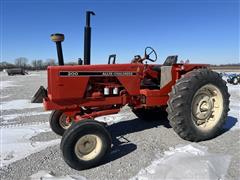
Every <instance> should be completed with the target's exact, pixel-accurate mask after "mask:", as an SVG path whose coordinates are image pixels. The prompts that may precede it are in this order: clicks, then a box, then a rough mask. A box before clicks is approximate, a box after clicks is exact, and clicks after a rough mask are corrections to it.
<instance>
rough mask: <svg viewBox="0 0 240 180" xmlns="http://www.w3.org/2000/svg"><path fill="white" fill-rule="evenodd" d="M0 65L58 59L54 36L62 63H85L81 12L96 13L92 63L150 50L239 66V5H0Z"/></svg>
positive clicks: (7, 1) (22, 0) (6, 1)
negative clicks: (57, 37) (61, 38)
mask: <svg viewBox="0 0 240 180" xmlns="http://www.w3.org/2000/svg"><path fill="white" fill-rule="evenodd" d="M0 2H1V8H0V16H1V17H0V20H1V23H0V30H1V31H0V42H1V48H0V49H1V56H0V60H2V61H10V62H14V60H15V59H16V58H18V57H26V58H28V59H29V62H30V61H32V60H35V59H43V60H46V59H48V58H54V59H57V53H56V47H55V44H54V43H53V42H52V41H51V40H50V35H51V34H52V33H56V32H59V33H63V34H65V40H64V42H63V43H62V46H63V55H64V60H65V61H66V62H70V61H77V59H78V58H83V30H84V26H85V12H86V11H87V10H91V11H94V12H95V13H96V16H93V17H92V19H91V26H92V53H91V54H92V59H91V63H92V64H104V63H107V60H108V56H109V55H110V54H117V60H116V61H117V62H118V63H128V62H130V61H131V59H132V58H133V56H134V55H138V54H139V55H143V53H144V49H145V47H146V46H151V47H153V48H154V49H155V50H156V52H157V54H158V60H157V63H159V64H161V63H163V61H164V60H165V59H166V57H167V56H169V55H179V60H186V59H189V60H190V62H192V63H209V64H224V63H239V62H240V60H239V59H240V58H239V57H240V55H239V41H240V38H239V0H199V1H194V0H192V1H190V0H182V1H181V0H179V1H177V0H158V1H157V0H139V1H136V0H128V1H127V0H122V1H120V0H116V1H114V0H112V1H110V0H108V1H106V0H105V1H101V0H98V1H96V0H88V1H87V0H82V1H81V0H79V1H77V0H68V1H67V0H55V1H54V0H52V1H50V0H42V1H40V0H0Z"/></svg>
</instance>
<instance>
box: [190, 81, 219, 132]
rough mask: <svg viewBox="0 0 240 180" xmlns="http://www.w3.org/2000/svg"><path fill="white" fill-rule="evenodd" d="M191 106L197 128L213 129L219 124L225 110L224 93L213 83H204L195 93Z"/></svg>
mask: <svg viewBox="0 0 240 180" xmlns="http://www.w3.org/2000/svg"><path fill="white" fill-rule="evenodd" d="M191 108H192V111H191V112H192V118H193V120H194V123H195V125H196V126H197V128H199V129H201V130H203V131H208V130H211V129H212V128H214V127H215V126H216V125H217V124H218V122H219V121H220V119H221V116H222V112H223V95H222V93H221V91H220V89H219V88H218V87H216V86H214V85H212V84H207V85H204V86H203V87H201V88H200V89H199V90H198V91H197V92H196V93H195V95H194V97H193V101H192V106H191Z"/></svg>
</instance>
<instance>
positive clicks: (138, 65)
mask: <svg viewBox="0 0 240 180" xmlns="http://www.w3.org/2000/svg"><path fill="white" fill-rule="evenodd" d="M91 15H95V14H94V12H92V11H87V12H86V26H85V31H84V60H81V59H79V60H78V65H73V66H72V65H71V66H69V65H64V59H63V53H62V45H61V42H62V41H63V40H64V35H63V34H59V33H57V34H52V35H51V39H52V41H54V42H55V43H56V46H57V54H58V61H59V65H58V66H49V67H48V69H47V75H48V77H47V78H48V84H47V86H48V87H47V89H46V88H44V87H40V88H39V90H38V91H37V93H36V94H35V96H34V97H33V102H36V101H39V102H43V104H44V108H45V110H51V111H52V114H51V116H50V126H51V128H52V130H53V131H54V132H55V133H57V134H58V135H62V140H61V145H60V149H61V152H62V155H63V159H64V160H65V162H66V163H67V164H68V165H69V166H70V167H72V168H74V169H76V170H83V169H87V168H91V167H93V166H96V165H98V164H100V162H102V161H103V159H104V158H105V157H106V156H107V155H108V153H109V152H110V150H111V145H112V141H111V135H110V132H108V130H107V128H106V124H103V123H102V122H99V121H97V120H95V118H96V117H99V116H106V115H110V114H117V113H118V112H119V111H120V109H121V108H122V107H123V106H125V105H127V106H129V107H130V108H131V109H132V111H133V113H135V114H136V115H137V116H138V117H139V118H145V119H146V118H148V114H154V113H156V115H155V117H156V116H161V114H159V113H158V112H159V110H160V109H161V110H164V111H165V112H167V114H168V115H167V117H168V120H169V124H170V125H171V127H172V128H173V130H174V131H175V132H176V133H177V134H178V135H179V136H180V137H181V138H183V139H185V140H188V141H193V142H198V141H204V140H208V139H211V138H214V137H216V136H217V135H219V134H220V133H221V132H222V127H223V125H224V123H225V121H226V119H227V114H228V111H229V96H230V95H229V93H228V89H227V86H226V82H225V81H224V80H222V78H221V76H220V75H219V74H218V73H216V72H214V71H212V70H211V69H210V68H209V65H207V64H189V63H188V64H187V63H178V62H177V58H178V56H175V55H174V56H169V57H167V58H166V60H165V61H164V62H163V63H162V64H153V63H150V62H155V61H156V60H157V53H156V51H155V50H154V49H153V48H152V47H146V48H145V51H144V55H143V56H140V55H136V56H134V58H133V59H132V60H130V61H129V63H127V64H118V63H116V55H110V56H109V59H108V63H107V64H99V65H90V55H91V51H90V50H91V26H90V17H91Z"/></svg>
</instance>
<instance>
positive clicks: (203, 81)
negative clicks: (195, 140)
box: [185, 76, 227, 139]
mask: <svg viewBox="0 0 240 180" xmlns="http://www.w3.org/2000/svg"><path fill="white" fill-rule="evenodd" d="M207 84H211V85H214V86H216V87H217V88H218V89H219V91H220V92H221V94H222V97H223V106H225V104H227V102H225V99H226V94H225V91H224V90H223V89H222V86H223V85H224V84H222V83H221V81H216V80H215V81H214V80H213V79H212V78H210V77H209V76H202V78H201V81H200V82H196V83H192V89H191V90H190V91H189V94H188V95H189V98H188V99H187V102H186V105H185V112H186V114H187V115H186V117H187V119H188V122H189V125H190V126H191V127H190V128H193V129H194V131H195V132H196V133H197V134H198V136H199V137H200V136H201V137H202V138H203V139H208V137H213V135H214V134H216V132H217V131H218V129H219V128H220V127H221V126H222V123H223V121H224V120H225V119H223V113H224V109H225V108H226V107H223V112H222V114H221V117H220V119H219V121H218V122H217V124H216V125H215V126H214V127H213V128H212V129H211V130H209V131H206V130H204V131H203V130H201V129H200V128H198V127H197V125H196V124H195V123H194V121H193V119H192V111H191V108H192V101H193V97H194V95H195V93H196V92H197V91H198V89H200V88H201V87H203V86H205V85H207Z"/></svg>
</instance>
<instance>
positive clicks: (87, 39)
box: [84, 11, 95, 65]
mask: <svg viewBox="0 0 240 180" xmlns="http://www.w3.org/2000/svg"><path fill="white" fill-rule="evenodd" d="M91 15H95V13H94V12H93V11H87V12H86V26H85V28H84V64H85V65H89V64H91V26H90V16H91Z"/></svg>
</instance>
